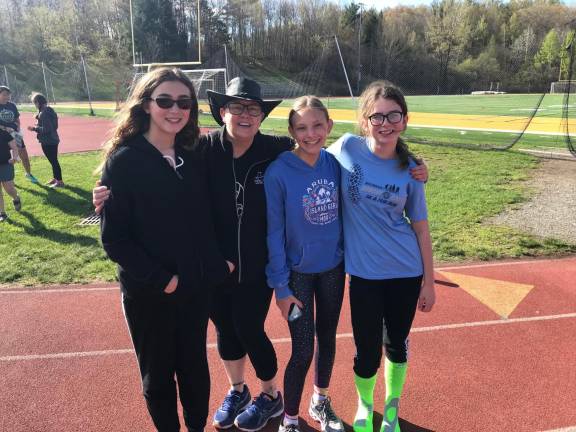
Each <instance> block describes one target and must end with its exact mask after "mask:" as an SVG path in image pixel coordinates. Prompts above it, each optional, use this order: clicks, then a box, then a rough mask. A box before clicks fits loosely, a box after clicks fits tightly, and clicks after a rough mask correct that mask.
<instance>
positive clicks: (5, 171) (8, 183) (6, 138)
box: [0, 129, 22, 222]
mask: <svg viewBox="0 0 576 432" xmlns="http://www.w3.org/2000/svg"><path fill="white" fill-rule="evenodd" d="M18 160H19V159H18V147H17V146H16V141H15V140H14V138H12V135H10V134H9V133H8V132H6V131H5V130H1V129H0V222H4V221H5V220H7V219H8V215H7V214H6V211H5V208H4V193H3V192H2V189H4V190H5V191H6V193H7V194H8V195H10V196H11V197H12V203H13V204H14V209H15V210H16V211H20V209H21V208H22V202H21V200H20V197H19V196H18V192H16V188H15V187H14V164H15V163H16V162H18Z"/></svg>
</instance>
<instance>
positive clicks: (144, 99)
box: [95, 67, 200, 174]
mask: <svg viewBox="0 0 576 432" xmlns="http://www.w3.org/2000/svg"><path fill="white" fill-rule="evenodd" d="M169 81H178V82H181V83H182V84H184V85H185V86H186V87H188V89H189V90H190V98H192V101H193V104H192V108H191V109H190V117H189V118H188V123H186V125H185V126H184V127H183V128H182V130H181V131H180V132H178V133H177V134H176V142H175V144H176V145H178V146H181V147H183V148H185V149H190V148H192V146H193V145H194V144H195V143H196V141H197V140H198V136H199V135H200V129H199V127H198V100H197V99H196V92H195V90H194V85H193V84H192V82H191V81H190V79H189V78H188V77H187V76H186V75H185V74H184V73H183V72H182V71H181V70H180V69H176V68H173V69H171V68H166V67H164V68H159V69H154V70H152V71H150V72H148V73H147V74H146V75H144V76H143V77H142V78H140V80H138V83H137V84H136V86H135V87H134V89H133V91H132V93H131V94H130V96H129V98H128V100H127V101H126V103H125V104H124V106H123V107H122V110H121V111H120V113H119V114H118V116H117V117H116V126H115V127H114V130H113V132H112V138H110V139H109V140H108V141H107V142H106V143H105V144H104V150H103V156H102V162H101V163H100V165H99V166H98V168H97V169H96V171H95V173H96V174H100V173H101V172H102V170H103V169H104V165H105V164H106V161H107V160H108V159H109V158H110V156H112V155H113V154H114V152H115V151H116V150H117V149H118V148H119V147H122V146H123V145H125V143H126V142H127V141H129V140H130V139H132V138H134V137H136V136H138V135H140V134H143V133H144V132H146V131H148V129H149V128H150V114H148V113H147V112H146V111H145V110H144V108H145V107H146V106H147V104H149V103H150V97H151V96H152V93H153V92H154V90H156V88H157V87H158V86H159V85H160V84H162V83H165V82H169Z"/></svg>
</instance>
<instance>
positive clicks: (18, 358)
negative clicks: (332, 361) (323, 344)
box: [0, 313, 576, 432]
mask: <svg viewBox="0 0 576 432" xmlns="http://www.w3.org/2000/svg"><path fill="white" fill-rule="evenodd" d="M569 318H576V313H567V314H561V315H546V316H539V317H526V318H512V319H502V320H492V321H476V322H468V323H459V324H443V325H437V326H430V327H415V328H413V329H412V332H413V333H424V332H433V331H442V330H452V329H461V328H471V327H483V326H492V325H502V324H515V323H524V322H534V321H551V320H559V319H569ZM336 337H337V338H338V339H351V338H352V333H340V334H338V335H336ZM290 341H291V339H290V338H276V339H272V343H274V344H276V345H278V344H284V343H289V342H290ZM207 347H208V348H209V349H212V348H216V344H215V343H209V344H207ZM133 353H134V350H133V349H118V350H106V351H83V352H67V353H54V354H30V355H16V356H4V357H0V362H16V361H26V360H45V359H65V358H78V357H94V356H104V355H119V354H120V355H121V354H133ZM561 431H562V432H564V430H563V429H562V430H561ZM549 432H554V431H549Z"/></svg>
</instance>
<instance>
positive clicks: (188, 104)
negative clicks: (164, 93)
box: [146, 97, 194, 110]
mask: <svg viewBox="0 0 576 432" xmlns="http://www.w3.org/2000/svg"><path fill="white" fill-rule="evenodd" d="M146 99H147V100H150V101H154V102H156V105H158V107H159V108H162V109H170V108H172V107H173V106H174V104H176V105H178V108H180V109H183V110H189V109H192V107H193V106H194V99H192V98H180V99H176V100H174V99H172V98H169V97H157V98H146Z"/></svg>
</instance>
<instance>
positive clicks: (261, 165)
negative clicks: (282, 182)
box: [196, 126, 294, 284]
mask: <svg viewBox="0 0 576 432" xmlns="http://www.w3.org/2000/svg"><path fill="white" fill-rule="evenodd" d="M225 130H226V127H225V126H224V127H222V128H221V129H219V130H215V131H213V132H211V133H209V134H208V135H206V136H203V137H201V138H200V141H199V142H198V145H197V148H196V150H197V151H198V152H199V153H200V154H201V156H202V159H203V161H204V162H205V164H206V167H207V173H208V185H209V191H210V199H211V202H212V216H213V218H214V227H215V229H216V236H217V238H218V244H219V245H220V247H221V249H222V253H223V255H224V257H225V258H226V259H227V260H229V261H232V262H234V263H235V264H236V273H237V277H238V282H247V283H252V282H253V283H264V284H265V283H266V275H265V268H266V263H267V261H268V248H267V245H266V235H267V232H266V229H267V227H266V195H265V192H264V172H265V171H266V168H267V167H268V165H269V164H270V163H271V162H272V161H273V160H274V159H275V158H276V157H277V156H278V155H279V154H280V153H282V152H284V151H287V150H291V149H292V148H293V147H294V143H293V141H292V140H291V139H290V138H288V137H279V136H273V135H264V134H262V133H260V132H258V133H257V134H256V136H255V137H254V141H253V143H252V146H251V148H250V150H249V151H250V152H252V155H256V158H257V162H255V163H254V164H253V165H252V166H251V167H250V168H249V170H248V172H247V174H246V177H245V178H244V179H238V181H239V182H241V183H242V184H243V185H244V206H243V212H242V215H241V217H239V216H238V215H237V213H236V199H235V198H236V189H235V173H234V161H233V152H232V144H231V143H230V142H229V141H226V140H225V139H224V137H225Z"/></svg>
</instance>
